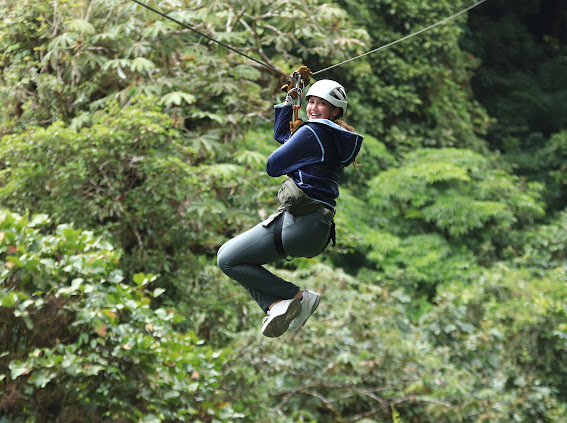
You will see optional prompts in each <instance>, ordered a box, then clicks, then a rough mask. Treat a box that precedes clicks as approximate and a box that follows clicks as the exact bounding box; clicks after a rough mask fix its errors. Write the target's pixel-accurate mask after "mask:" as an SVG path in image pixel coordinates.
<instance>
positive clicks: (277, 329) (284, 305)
mask: <svg viewBox="0 0 567 423" xmlns="http://www.w3.org/2000/svg"><path fill="white" fill-rule="evenodd" d="M300 313H301V303H300V302H299V300H298V299H296V298H292V299H291V300H282V301H280V302H279V303H276V305H274V306H273V307H272V308H271V310H268V315H267V316H266V317H264V319H263V320H262V333H263V334H264V335H265V336H268V337H270V338H275V337H277V336H281V335H283V333H284V332H285V331H286V330H287V328H288V327H289V324H290V323H291V321H292V320H293V319H295V318H296V317H297V316H299V314H300Z"/></svg>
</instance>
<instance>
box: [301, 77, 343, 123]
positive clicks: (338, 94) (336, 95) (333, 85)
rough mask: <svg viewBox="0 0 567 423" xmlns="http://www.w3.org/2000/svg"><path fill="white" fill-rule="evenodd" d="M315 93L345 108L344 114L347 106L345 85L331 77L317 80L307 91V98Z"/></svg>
mask: <svg viewBox="0 0 567 423" xmlns="http://www.w3.org/2000/svg"><path fill="white" fill-rule="evenodd" d="M312 95H314V96H315V97H321V98H322V99H323V100H327V101H328V102H329V103H331V104H332V105H333V106H335V107H340V108H341V109H343V115H344V114H345V112H346V108H347V96H346V92H345V89H344V87H343V86H342V85H341V84H339V83H338V82H336V81H333V80H331V79H321V80H320V81H317V82H315V83H314V84H313V85H311V88H309V91H307V94H306V95H305V98H307V99H308V98H309V96H312Z"/></svg>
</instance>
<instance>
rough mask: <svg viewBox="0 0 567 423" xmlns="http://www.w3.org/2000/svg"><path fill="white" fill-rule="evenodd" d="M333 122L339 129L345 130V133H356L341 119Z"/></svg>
mask: <svg viewBox="0 0 567 423" xmlns="http://www.w3.org/2000/svg"><path fill="white" fill-rule="evenodd" d="M333 122H334V123H336V124H337V125H339V126H340V127H341V128H343V129H346V130H347V131H350V132H356V131H355V130H354V128H353V127H352V126H350V125H349V124H348V123H346V122H345V121H344V120H342V119H339V118H337V119H335V120H334V121H333Z"/></svg>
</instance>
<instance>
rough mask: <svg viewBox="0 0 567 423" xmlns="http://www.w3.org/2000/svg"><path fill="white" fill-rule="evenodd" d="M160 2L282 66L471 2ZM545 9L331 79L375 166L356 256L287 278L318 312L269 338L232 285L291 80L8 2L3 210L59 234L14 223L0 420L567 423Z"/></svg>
mask: <svg viewBox="0 0 567 423" xmlns="http://www.w3.org/2000/svg"><path fill="white" fill-rule="evenodd" d="M155 3H156V4H155V7H156V8H159V9H160V10H162V11H164V12H165V13H168V14H170V15H171V16H172V17H174V18H176V19H178V20H181V21H183V22H186V23H187V24H189V25H191V26H192V27H195V28H196V29H199V30H200V31H202V32H204V33H206V34H208V35H211V36H213V37H215V38H217V39H219V40H221V41H223V42H226V43H229V44H230V45H232V46H234V47H235V48H237V49H239V50H241V51H243V52H245V53H247V54H250V55H252V56H253V57H257V58H259V59H260V60H262V61H265V62H267V63H269V64H270V65H273V66H275V67H278V68H280V69H282V70H283V71H285V72H289V71H291V70H292V69H295V68H296V67H298V66H299V65H301V64H306V65H308V66H309V67H311V69H312V70H314V71H317V70H319V69H322V68H323V67H326V66H327V65H332V64H335V63H337V62H338V61H340V60H342V59H347V58H350V57H352V56H354V55H355V54H359V53H364V52H366V51H368V50H369V49H371V48H372V47H377V46H380V45H384V44H386V43H388V42H391V41H394V40H396V39H399V38H401V37H403V36H405V35H408V34H410V33H412V32H414V31H417V30H419V29H422V28H424V27H426V26H428V25H431V24H432V23H434V22H436V21H439V20H440V19H442V18H445V17H447V16H449V15H451V14H453V13H454V12H456V11H458V10H460V9H462V8H464V7H465V6H468V5H469V3H466V2H463V1H459V2H456V3H455V2H452V3H451V2H449V1H447V0H443V1H441V2H436V3H431V2H424V1H422V0H403V1H398V2H395V3H394V2H392V1H391V0H379V1H363V2H360V1H357V2H354V1H351V0H344V1H340V2H334V3H333V4H331V2H326V1H319V0H308V1H299V0H292V1H291V2H289V1H287V2H284V1H282V0H275V1H268V0H254V1H248V2H244V3H243V2H241V1H236V0H223V1H214V2H204V1H187V0H166V1H160V2H155ZM158 3H159V4H158ZM551 3H552V4H554V5H557V4H558V3H557V2H556V1H555V0H554V1H553V2H551ZM151 5H152V6H154V5H153V4H152V3H151ZM542 5H543V3H542V2H540V1H539V0H533V1H530V2H528V3H526V4H525V5H522V6H521V7H518V8H516V9H514V10H513V11H511V12H510V8H509V7H507V6H506V5H505V4H504V3H503V2H501V1H500V0H494V1H493V2H487V3H485V4H483V5H482V6H480V7H479V8H477V9H475V11H474V12H472V13H471V14H470V15H471V18H470V20H469V21H468V22H467V16H466V15H463V16H461V17H460V18H458V19H456V20H454V21H451V22H448V23H446V24H443V25H442V26H439V27H437V28H435V29H433V30H431V31H428V32H425V33H422V34H420V35H419V36H418V37H414V38H411V39H408V40H405V41H404V42H403V43H399V44H396V45H395V46H392V47H390V48H388V49H385V50H382V51H380V52H378V53H375V54H373V55H370V56H365V57H363V58H361V59H358V60H357V61H354V62H350V63H349V64H346V65H343V66H341V67H340V68H337V69H333V70H331V71H327V72H325V73H322V74H318V75H317V78H316V79H319V78H334V79H337V80H339V81H340V82H342V83H344V84H345V86H346V88H347V91H348V94H349V111H348V114H347V120H348V121H349V123H352V124H353V125H354V126H355V127H356V129H357V132H359V133H361V134H363V135H364V136H365V141H364V143H363V146H362V151H361V154H360V155H359V157H358V160H357V161H358V162H359V163H360V164H361V166H360V167H357V168H354V167H349V168H347V169H346V170H345V173H344V175H343V179H342V180H341V193H340V197H339V199H338V207H337V211H338V213H337V215H336V218H335V220H336V223H337V240H338V245H337V247H336V248H334V249H331V248H329V249H328V250H327V251H326V252H325V254H324V255H322V256H320V257H318V258H316V259H302V260H294V261H293V262H291V263H287V262H286V263H275V264H273V265H272V266H273V267H271V268H270V269H271V270H273V271H275V272H276V273H278V275H281V276H282V277H284V278H286V279H287V280H290V281H293V282H294V283H296V284H297V285H300V286H307V288H309V289H313V290H316V291H319V292H321V293H323V300H322V303H321V305H320V307H319V309H318V310H317V313H316V314H315V315H314V316H313V317H312V318H311V319H310V320H309V322H308V324H307V325H306V326H305V327H304V328H303V329H302V330H301V331H300V332H299V333H297V334H285V335H284V337H282V338H279V339H277V340H270V339H266V338H264V337H262V336H261V334H260V333H259V326H260V322H261V319H262V317H263V313H262V312H261V310H259V309H258V308H257V307H256V306H255V304H253V302H252V300H251V299H250V298H249V296H248V294H247V293H246V291H245V290H243V289H242V288H241V287H240V286H239V285H238V284H236V283H234V282H233V281H230V280H229V279H228V278H226V277H225V276H224V275H222V274H221V272H220V270H219V269H218V268H217V267H216V266H215V265H214V264H215V252H216V250H217V249H218V247H219V246H220V245H221V244H222V243H223V242H225V241H226V240H227V239H228V238H230V237H232V236H234V235H236V234H238V233H240V232H242V231H243V230H245V229H247V228H249V227H250V226H252V225H254V224H256V223H257V222H258V220H259V219H260V218H262V217H265V216H266V215H268V214H269V213H270V210H272V209H275V208H276V207H277V205H278V203H277V198H276V196H275V193H276V191H277V188H278V185H279V181H277V180H273V179H270V178H267V177H265V161H266V158H267V157H268V156H269V154H270V153H271V152H272V151H273V150H274V149H275V148H276V147H277V143H275V141H273V140H272V126H271V123H270V120H271V104H272V102H274V101H278V102H279V101H280V100H281V98H282V93H281V92H279V86H281V85H282V82H283V80H282V78H280V75H275V74H274V73H272V72H271V71H269V70H267V69H265V68H263V67H261V66H258V65H257V64H255V63H253V62H250V61H248V60H247V59H245V58H243V57H241V56H239V55H237V54H235V53H233V52H230V51H227V50H226V49H224V48H222V47H220V46H218V45H217V44H215V43H212V42H209V41H208V40H206V39H204V38H201V37H199V36H198V35H197V34H195V33H193V32H191V31H188V30H184V29H182V28H180V27H179V26H177V25H175V24H173V23H172V22H170V21H168V20H165V19H163V18H162V17H159V16H158V15H156V14H154V13H151V12H149V11H147V10H146V9H143V8H141V7H139V6H138V5H136V4H135V3H134V2H131V1H129V0H78V1H68V0H60V1H57V2H45V1H43V0H26V1H25V2H24V3H18V2H12V1H7V0H0V18H1V19H0V51H1V52H2V53H0V69H1V72H0V102H1V105H2V107H0V121H1V122H0V135H1V137H2V138H1V139H0V201H1V203H2V206H3V207H6V206H7V207H9V208H10V209H11V210H12V211H13V212H18V213H20V214H21V215H24V216H30V215H34V213H47V214H48V215H49V216H50V218H49V220H48V219H47V218H45V217H42V216H39V217H33V218H25V217H24V218H22V217H19V216H17V215H16V214H14V213H10V212H2V216H4V218H3V220H1V223H0V256H1V257H0V314H1V316H2V317H1V318H0V322H1V323H0V329H1V330H0V415H1V417H0V419H1V421H2V422H4V421H6V420H7V419H9V420H7V421H13V422H15V423H16V422H26V423H27V422H30V423H32V422H36V421H46V422H58V421H61V422H62V421H65V422H67V421H70V422H74V421H77V422H84V421H92V422H102V421H139V422H155V421H167V422H174V421H194V422H213V421H216V422H219V421H227V422H228V421H231V422H232V421H244V422H274V421H278V422H282V423H296V422H300V421H309V422H312V423H315V422H319V423H323V422H354V421H358V422H366V423H370V422H404V423H410V422H411V423H426V422H435V423H439V422H451V423H454V422H467V423H472V422H490V423H493V422H502V423H508V422H529V423H539V422H542V423H543V422H545V423H549V422H557V423H562V422H564V421H565V418H566V417H567V414H566V413H567V411H566V410H567V405H566V403H565V394H566V393H567V392H566V389H567V388H566V386H565V383H564V382H563V381H564V380H565V379H566V369H567V367H566V364H565V354H564V351H565V339H566V337H565V327H566V325H567V323H566V311H565V307H564V305H563V303H564V301H563V300H564V297H565V292H564V291H565V280H566V277H565V270H566V269H565V253H566V251H565V238H566V236H567V229H566V214H565V210H563V209H564V207H563V205H564V198H565V195H564V187H565V178H564V173H565V172H564V170H565V169H564V162H565V160H564V158H565V152H566V151H567V149H566V148H565V145H566V143H565V139H566V137H565V131H564V128H563V126H564V125H563V123H564V117H561V113H560V112H561V110H562V107H563V106H561V105H562V104H563V103H564V102H562V101H561V99H562V96H563V95H564V93H563V91H562V86H563V85H564V84H563V85H562V81H564V74H565V72H562V69H563V67H564V63H563V59H562V55H563V50H564V46H563V45H562V44H561V43H562V42H564V38H561V34H560V33H557V34H551V32H553V31H554V30H553V31H552V29H553V28H555V29H557V27H556V26H554V25H546V24H547V23H551V24H553V23H554V22H555V23H556V20H554V19H551V17H550V16H551V14H550V15H549V16H548V15H545V16H537V10H538V8H540V7H543V6H542ZM503 11H506V13H508V12H509V13H512V14H513V18H506V19H504V18H502V19H501V18H499V16H501V15H502V13H501V12H503ZM493 15H494V16H495V17H494V19H496V21H495V20H494V19H493ZM528 16H529V17H530V24H529V25H524V23H522V20H521V19H515V18H516V17H528ZM557 16H562V15H561V14H557ZM487 17H490V19H488V18H487ZM532 21H533V22H532ZM559 21H560V19H559ZM539 24H541V28H548V29H540V28H539V26H538V25H539ZM548 32H549V33H548ZM542 34H543V35H544V36H542ZM493 40H494V42H493ZM561 40H563V41H561ZM502 45H506V48H502ZM463 46H464V47H465V48H464V49H463ZM542 46H543V47H544V48H542ZM468 51H471V52H472V54H471V53H469V52H468ZM475 75H476V76H475ZM274 76H275V77H276V78H274ZM471 81H472V82H471ZM473 88H474V90H473ZM481 104H482V105H481ZM485 108H486V109H485ZM487 111H488V112H489V113H490V116H489V115H488V113H487ZM547 111H549V113H547ZM544 112H545V113H544ZM494 118H497V119H494ZM552 134H554V135H552ZM491 150H492V151H491ZM499 152H502V155H499V154H498V153H499ZM544 188H545V189H544ZM544 219H545V221H544ZM75 228H77V229H75ZM101 235H104V236H103V238H101V237H100V236H101ZM103 239H108V240H109V241H110V242H106V241H104V240H103ZM113 246H115V247H116V248H117V250H115V249H114V248H115V247H113Z"/></svg>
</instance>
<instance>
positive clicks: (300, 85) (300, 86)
mask: <svg viewBox="0 0 567 423" xmlns="http://www.w3.org/2000/svg"><path fill="white" fill-rule="evenodd" d="M291 77H292V78H293V79H294V81H295V87H294V88H292V89H291V90H289V92H288V96H289V97H288V98H291V100H292V101H291V103H292V105H293V109H294V111H295V113H293V117H292V122H295V121H296V120H297V116H298V113H299V109H301V104H302V100H303V91H304V90H305V81H304V80H303V77H302V76H301V74H300V73H299V72H297V71H295V72H293V73H292V74H291ZM293 92H295V93H296V94H297V96H296V98H295V99H294V98H293V97H292V96H291V95H290V94H291V93H293ZM295 101H297V103H295Z"/></svg>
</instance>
